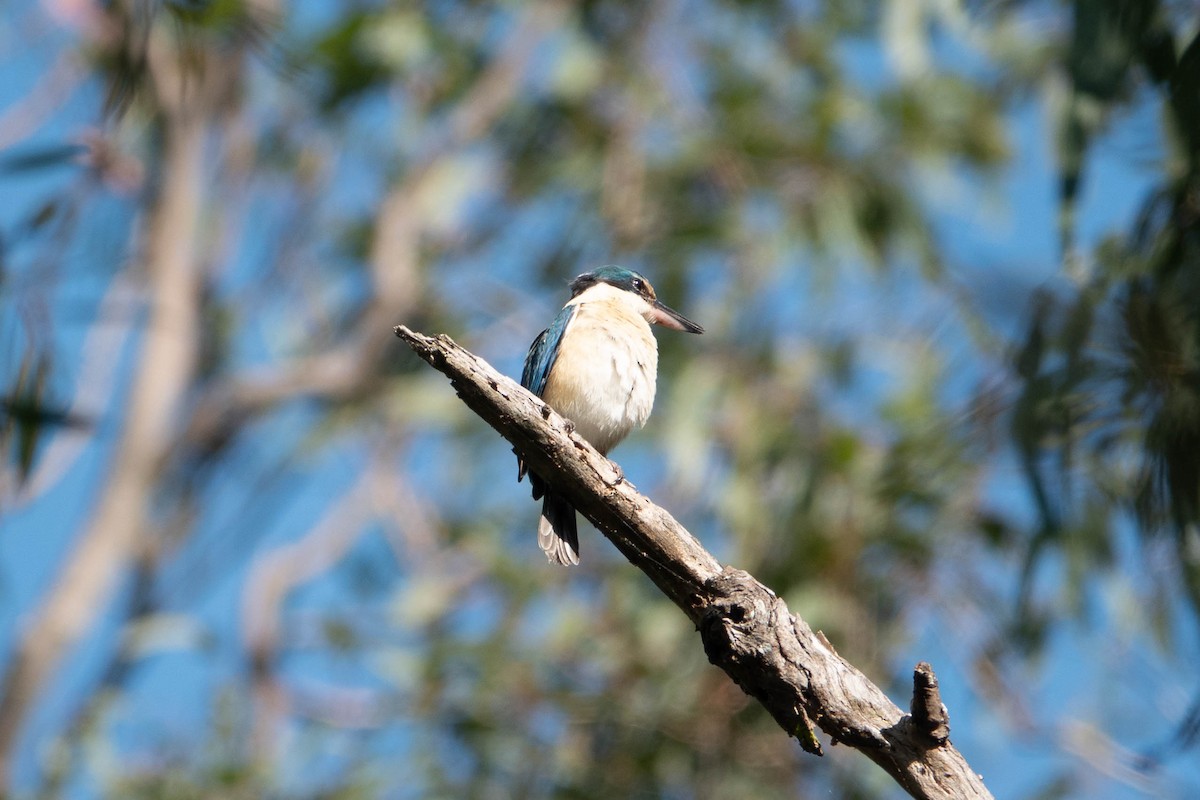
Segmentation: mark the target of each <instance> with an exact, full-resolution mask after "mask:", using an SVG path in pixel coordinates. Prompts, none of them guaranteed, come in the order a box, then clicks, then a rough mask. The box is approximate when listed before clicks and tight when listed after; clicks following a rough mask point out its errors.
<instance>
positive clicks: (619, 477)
mask: <svg viewBox="0 0 1200 800" xmlns="http://www.w3.org/2000/svg"><path fill="white" fill-rule="evenodd" d="M608 465H609V466H610V467H612V470H613V479H612V480H611V481H610V482H609V485H610V486H620V485H621V484H622V483H624V482H625V470H623V469H621V465H620V464H618V463H617V462H615V461H609V462H608Z"/></svg>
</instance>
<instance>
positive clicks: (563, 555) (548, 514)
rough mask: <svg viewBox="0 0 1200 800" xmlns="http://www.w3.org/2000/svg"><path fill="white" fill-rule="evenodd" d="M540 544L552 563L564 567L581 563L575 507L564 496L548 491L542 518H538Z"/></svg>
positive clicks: (543, 503)
mask: <svg viewBox="0 0 1200 800" xmlns="http://www.w3.org/2000/svg"><path fill="white" fill-rule="evenodd" d="M538 545H539V546H540V547H541V548H542V552H544V553H545V554H546V558H548V559H550V563H552V564H562V565H563V566H564V567H569V566H573V565H575V564H578V563H579V531H578V529H577V528H576V527H575V507H574V506H572V505H571V504H570V503H568V502H567V501H566V500H565V499H563V498H562V497H559V496H558V495H556V494H553V493H551V492H547V493H546V499H545V500H544V501H542V518H541V519H540V520H538Z"/></svg>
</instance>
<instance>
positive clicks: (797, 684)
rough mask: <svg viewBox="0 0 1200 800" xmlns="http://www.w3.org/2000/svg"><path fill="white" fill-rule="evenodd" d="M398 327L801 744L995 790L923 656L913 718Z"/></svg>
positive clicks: (584, 456)
mask: <svg viewBox="0 0 1200 800" xmlns="http://www.w3.org/2000/svg"><path fill="white" fill-rule="evenodd" d="M394 330H395V333H396V335H397V336H399V337H400V338H401V339H403V340H404V341H405V342H406V343H408V345H409V346H410V347H411V348H412V349H413V350H414V351H415V352H416V353H417V355H419V356H421V358H423V359H425V361H427V362H429V364H431V365H432V366H433V367H434V368H435V369H437V370H439V371H440V372H442V373H444V374H445V375H447V376H448V377H449V378H450V382H451V384H452V385H453V386H454V388H455V390H456V391H457V392H458V396H459V397H460V398H462V400H463V402H464V403H466V404H467V406H468V407H470V408H471V410H472V411H474V412H475V413H476V414H478V415H479V416H480V417H481V418H482V419H483V420H484V421H485V422H487V423H488V424H489V425H491V426H492V427H493V428H495V429H496V430H497V431H498V432H499V433H500V435H501V436H503V437H504V438H505V439H507V440H508V441H510V442H511V443H512V444H513V446H514V447H515V448H516V450H517V452H518V453H520V455H521V456H522V457H523V458H524V459H525V460H526V461H527V462H528V464H529V466H530V470H531V471H532V472H536V473H538V474H539V475H541V476H543V477H544V478H545V479H547V481H548V482H549V483H551V484H552V485H553V486H554V488H555V490H556V491H557V492H559V493H561V494H563V495H565V496H566V497H567V498H568V499H569V500H570V501H571V503H572V504H573V505H574V506H575V508H576V509H577V510H578V511H579V512H580V513H581V514H583V515H584V516H585V517H587V518H588V519H589V520H590V521H591V522H592V523H593V524H594V525H595V526H596V528H597V529H599V530H600V532H601V533H603V534H604V535H605V536H606V537H608V539H609V540H610V541H611V542H612V543H613V544H614V545H616V547H617V549H618V550H620V551H621V552H622V553H623V554H624V555H625V557H626V558H628V559H629V561H630V563H632V564H633V565H634V566H636V567H637V568H638V569H640V570H642V571H643V572H644V573H646V575H647V576H648V577H649V578H650V580H651V581H653V582H654V584H655V585H656V586H658V588H659V589H660V590H662V592H663V593H664V594H665V595H666V596H667V597H669V598H670V599H671V600H672V601H673V602H674V603H675V604H676V605H677V606H679V607H680V609H682V610H683V612H684V613H685V614H687V615H688V618H689V619H691V620H692V622H693V623H695V624H696V626H697V628H698V629H699V631H700V637H701V639H702V640H703V643H704V651H705V653H706V654H707V655H708V658H709V660H710V661H711V662H712V663H713V664H715V665H716V666H718V667H720V668H721V669H723V670H725V672H726V673H728V675H729V676H730V677H731V678H733V680H734V681H735V682H736V683H737V684H738V686H740V687H741V688H742V689H743V690H744V691H745V692H746V693H747V694H749V695H751V696H753V697H754V698H756V699H757V700H758V701H759V702H760V703H762V705H763V707H765V708H766V709H767V711H769V712H770V713H771V715H772V716H773V717H774V718H775V720H776V721H777V722H778V723H779V724H780V726H781V727H782V728H783V729H784V730H785V731H786V732H787V733H788V735H790V736H794V737H796V739H797V740H798V741H799V742H800V745H801V747H803V748H804V749H805V750H807V751H808V752H811V753H815V754H818V755H819V754H821V744H820V741H819V740H818V738H817V735H816V733H815V731H814V730H813V725H814V724H815V725H816V726H817V727H819V728H820V729H821V730H822V731H824V732H825V733H826V734H827V735H828V736H829V737H830V739H831V740H832V742H833V743H834V744H836V743H839V742H840V743H843V744H846V745H848V746H850V747H852V748H854V749H856V750H859V751H860V752H862V753H863V754H864V755H866V756H867V757H868V758H870V759H871V760H872V761H874V762H875V763H876V764H878V765H879V766H880V767H882V768H883V769H884V770H885V771H886V772H887V773H888V774H889V775H891V776H892V778H893V779H894V780H895V781H896V782H897V783H898V784H900V786H901V787H903V788H904V790H905V791H907V792H908V793H909V794H910V795H912V796H913V797H917V798H929V799H930V800H933V798H938V799H939V800H941V799H943V798H944V799H946V800H949V798H990V797H991V794H990V793H989V792H988V790H987V788H986V787H985V786H984V785H983V780H982V778H980V776H978V775H977V774H975V772H974V771H973V770H971V768H970V766H969V765H968V764H967V762H966V759H964V758H963V756H962V754H961V753H959V752H958V750H957V749H955V747H954V745H952V744H951V743H950V741H949V739H948V738H947V737H948V735H949V723H948V719H947V717H946V713H945V707H944V706H942V703H941V698H940V695H939V694H938V692H937V679H936V678H935V677H934V675H933V670H932V669H931V668H930V667H929V666H928V664H924V663H922V664H920V665H918V668H917V671H916V673H915V675H914V697H913V709H914V713H913V714H912V715H907V714H904V713H903V712H902V711H901V710H900V709H899V708H898V707H897V706H896V705H895V704H894V703H893V702H892V701H891V700H889V699H888V698H887V696H886V695H885V694H884V693H883V691H882V690H880V689H879V687H877V686H876V685H875V684H873V683H871V681H869V680H868V679H867V677H866V676H865V675H863V674H862V673H861V672H859V671H858V670H857V669H855V667H854V666H853V665H852V664H850V663H849V662H848V661H846V660H845V659H843V658H842V657H841V656H839V655H838V654H837V653H836V652H835V651H834V649H833V647H832V646H830V644H829V642H828V641H827V640H826V639H825V636H824V635H823V634H821V633H820V632H819V631H818V632H814V631H813V630H812V628H810V627H809V626H808V624H807V623H806V622H804V620H802V619H800V617H798V616H796V615H794V614H792V613H791V612H790V611H788V608H787V606H786V605H785V604H784V602H783V601H782V600H781V599H779V598H778V597H776V596H775V593H774V592H772V591H771V590H770V589H768V588H767V587H765V586H763V585H762V584H761V583H759V582H758V581H756V580H755V579H754V577H753V576H751V575H750V574H748V573H746V572H743V571H741V570H738V569H733V568H731V567H722V566H721V564H720V563H719V562H718V561H717V560H716V559H715V558H714V557H713V556H712V555H711V554H710V553H709V552H708V551H707V550H705V549H704V547H703V546H702V545H701V544H700V543H699V542H698V541H697V540H696V539H695V538H694V537H693V536H692V535H691V534H690V533H688V531H687V530H686V529H684V527H683V526H682V525H680V524H679V523H678V522H676V521H675V519H674V518H673V517H672V516H671V515H670V514H669V513H667V512H666V511H665V510H664V509H661V508H659V507H658V506H656V505H654V504H653V503H652V502H650V500H649V499H648V498H646V497H645V496H644V495H642V494H641V493H639V492H638V491H637V488H636V487H635V486H633V485H632V484H630V483H629V482H628V481H625V480H622V479H621V478H620V477H619V475H620V473H619V472H618V470H617V469H616V468H615V466H614V465H613V464H612V463H611V462H610V461H609V460H608V459H607V458H605V457H604V456H602V455H600V454H599V453H598V452H597V451H596V450H595V449H594V448H593V447H592V446H591V445H589V444H588V443H587V442H586V441H584V440H583V439H582V438H580V437H579V435H578V434H576V433H574V432H571V431H570V430H569V428H570V426H569V424H568V423H567V421H566V420H565V419H564V418H563V417H561V416H559V415H558V414H557V413H555V412H554V411H553V410H552V409H551V408H550V407H549V406H547V405H545V404H544V403H543V402H542V401H541V400H539V399H538V398H536V397H534V396H533V395H532V394H530V393H529V392H528V391H526V390H525V389H524V388H522V387H521V386H520V385H518V384H517V383H516V382H515V381H513V380H512V379H510V378H508V377H505V376H504V375H501V374H500V373H498V372H496V370H494V369H493V368H492V367H491V365H489V364H488V363H487V362H485V361H483V360H482V359H480V358H478V357H477V356H475V355H473V354H472V353H470V352H468V351H466V350H464V349H463V348H461V347H459V346H458V345H457V344H455V343H454V342H453V341H452V340H451V339H450V338H449V337H447V336H438V337H429V336H425V335H424V334H421V333H415V332H413V331H410V330H409V329H408V328H405V327H404V326H402V325H401V326H397V327H396V328H395V329H394Z"/></svg>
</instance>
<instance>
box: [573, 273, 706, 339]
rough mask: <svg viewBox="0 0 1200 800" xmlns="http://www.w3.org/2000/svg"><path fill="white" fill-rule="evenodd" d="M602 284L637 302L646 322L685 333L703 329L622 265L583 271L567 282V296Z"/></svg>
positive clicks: (644, 279)
mask: <svg viewBox="0 0 1200 800" xmlns="http://www.w3.org/2000/svg"><path fill="white" fill-rule="evenodd" d="M604 286H611V287H613V288H615V289H619V290H620V291H622V292H628V293H629V294H630V295H631V298H630V299H631V300H634V301H635V302H636V303H637V305H638V307H639V311H640V313H641V314H642V316H643V317H645V318H646V321H647V322H651V323H654V324H656V325H662V326H663V327H665V328H672V329H673V330H677V331H686V332H687V333H704V328H701V327H700V326H699V325H697V324H696V323H694V322H692V321H691V320H690V319H688V318H687V317H685V316H683V315H682V314H680V313H679V312H678V311H675V310H674V309H672V308H670V307H669V306H667V305H666V304H665V303H663V302H662V301H661V300H659V299H658V296H657V295H656V294H655V293H654V287H653V286H651V285H650V281H648V280H646V278H645V277H644V276H643V275H641V274H639V273H637V272H634V271H633V270H631V269H625V268H624V267H616V266H611V265H610V266H606V267H600V268H599V269H595V270H592V271H591V272H585V273H583V274H582V275H580V276H579V277H577V278H576V279H575V280H573V281H571V299H572V300H574V299H576V298H578V297H580V295H582V294H584V293H585V292H587V291H589V290H595V289H596V288H597V287H604Z"/></svg>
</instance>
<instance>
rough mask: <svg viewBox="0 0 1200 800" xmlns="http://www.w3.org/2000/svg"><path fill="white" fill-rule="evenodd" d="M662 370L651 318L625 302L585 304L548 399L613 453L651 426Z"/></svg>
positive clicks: (566, 337)
mask: <svg viewBox="0 0 1200 800" xmlns="http://www.w3.org/2000/svg"><path fill="white" fill-rule="evenodd" d="M657 372H658V344H657V343H656V342H655V340H654V334H653V333H651V332H650V325H649V324H648V323H647V322H646V320H645V319H643V318H642V317H641V316H640V315H638V314H636V313H634V312H632V311H630V310H629V309H627V308H624V307H622V306H620V305H619V304H615V303H614V304H609V303H581V304H580V305H579V307H578V308H577V309H576V311H575V314H574V316H573V317H572V318H571V322H570V325H569V326H568V328H567V330H566V331H564V333H563V338H562V342H561V344H560V346H559V353H558V357H557V359H556V360H555V362H554V367H553V369H551V371H550V375H549V377H548V379H547V381H546V390H545V392H544V393H543V395H542V396H543V399H545V401H546V402H547V403H549V404H550V405H551V407H553V408H554V409H555V410H556V411H558V412H559V413H560V414H562V415H563V416H565V417H567V419H569V420H571V421H572V422H573V423H575V429H576V430H577V431H578V432H579V434H580V435H581V436H583V438H585V439H587V440H588V442H590V443H591V444H592V446H593V447H595V448H596V449H597V450H599V451H600V452H602V453H607V452H608V451H609V450H610V449H612V448H613V447H615V446H616V444H617V443H618V442H620V441H621V440H622V439H624V438H625V436H626V435H628V433H629V431H630V430H631V429H633V428H634V427H641V426H642V425H644V424H646V419H647V418H649V416H650V410H651V408H653V406H654V393H655V378H656V374H657Z"/></svg>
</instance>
